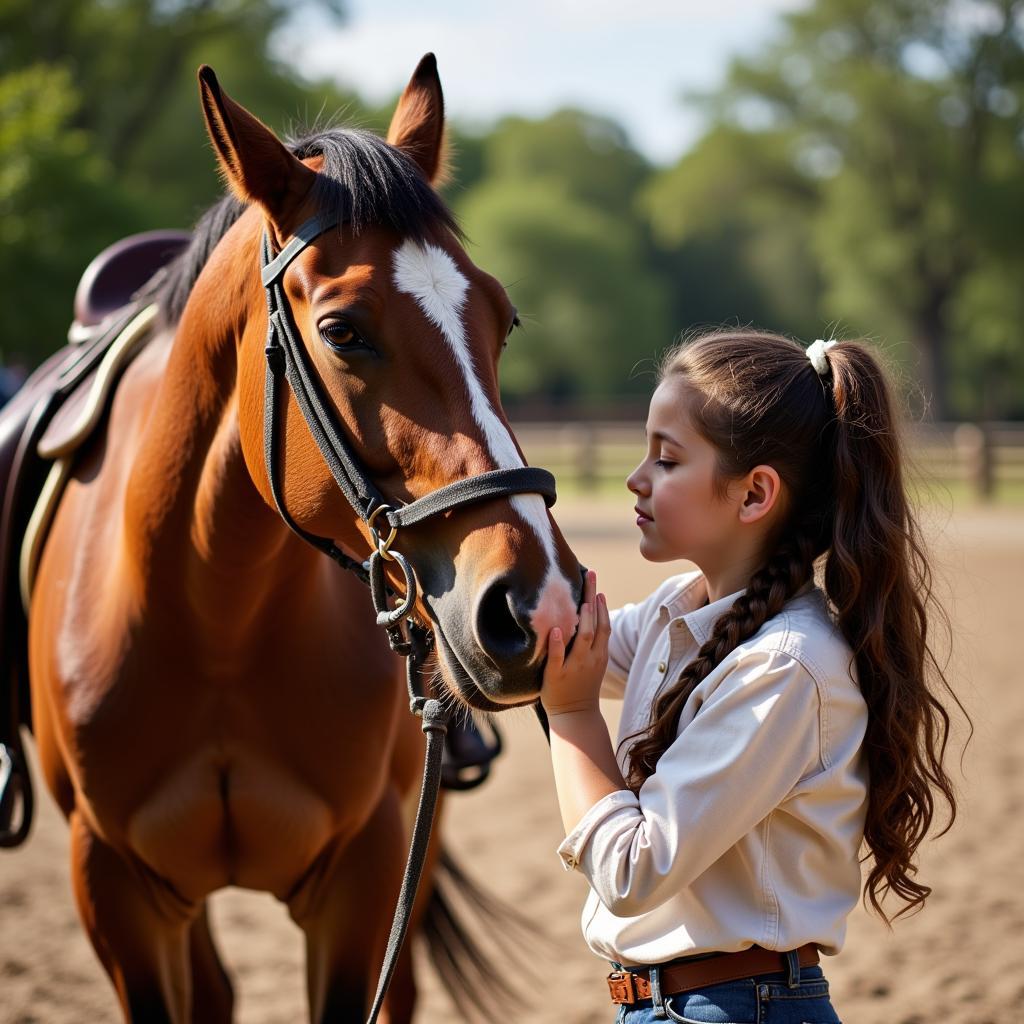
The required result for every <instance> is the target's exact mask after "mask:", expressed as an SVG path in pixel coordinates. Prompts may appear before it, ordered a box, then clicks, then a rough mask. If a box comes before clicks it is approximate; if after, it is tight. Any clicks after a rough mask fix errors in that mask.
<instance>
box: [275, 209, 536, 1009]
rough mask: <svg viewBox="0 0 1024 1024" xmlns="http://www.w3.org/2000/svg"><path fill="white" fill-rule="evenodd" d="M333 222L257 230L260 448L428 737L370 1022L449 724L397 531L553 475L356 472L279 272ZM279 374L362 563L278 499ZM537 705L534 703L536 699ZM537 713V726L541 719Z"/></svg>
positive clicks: (527, 470) (405, 909) (397, 945)
mask: <svg viewBox="0 0 1024 1024" xmlns="http://www.w3.org/2000/svg"><path fill="white" fill-rule="evenodd" d="M340 223H341V218H340V217H333V218H331V217H321V216H316V217H312V218H310V219H309V220H307V221H306V222H305V223H304V224H302V225H301V226H300V227H299V228H298V230H297V231H296V232H295V234H294V235H293V237H292V238H291V239H290V241H289V242H288V243H287V244H286V245H285V246H284V247H283V248H282V249H281V251H280V252H279V253H278V254H277V255H276V256H273V255H272V250H271V244H270V236H269V234H268V233H266V232H264V235H263V251H262V268H263V269H262V278H263V286H264V288H266V292H267V316H268V328H267V345H266V356H267V368H266V386H265V391H264V407H263V416H264V420H263V449H264V458H265V461H266V468H267V476H268V478H269V480H270V489H271V492H272V494H273V496H274V503H275V504H276V505H277V510H278V512H279V513H280V514H281V518H282V519H283V520H284V521H285V523H287V525H288V526H289V527H290V528H291V529H292V530H293V531H294V532H295V533H296V534H298V535H299V536H300V537H301V538H302V539H303V540H304V541H306V542H307V543H309V544H311V545H312V546H313V547H315V548H317V550H319V551H321V552H323V554H325V555H327V556H328V557H329V558H332V559H333V560H334V561H335V562H337V563H338V564H339V565H341V566H343V567H344V568H346V569H349V570H350V571H352V572H354V573H356V575H358V576H359V578H360V579H362V580H363V582H365V583H368V584H369V586H370V594H371V598H372V600H373V606H374V610H375V611H376V612H377V624H378V625H380V626H383V627H384V628H385V629H386V630H387V635H388V642H389V643H390V645H391V648H392V650H394V651H396V652H397V653H399V654H401V655H403V656H404V657H405V658H406V682H407V685H408V688H409V701H410V709H411V711H412V712H413V714H415V715H418V716H419V717H420V718H422V720H423V731H424V733H426V736H427V752H426V763H425V766H424V771H423V786H422V789H421V791H420V801H419V806H418V807H417V810H416V821H415V825H414V827H413V835H412V842H411V845H410V849H409V857H408V861H407V862H406V868H405V874H404V876H403V878H402V887H401V890H400V892H399V897H398V906H397V907H396V910H395V918H394V921H393V922H392V926H391V934H390V936H389V938H388V948H387V952H386V954H385V958H384V964H383V966H382V967H381V974H380V979H379V981H378V984H377V993H376V996H375V998H374V1002H373V1007H372V1009H371V1011H370V1016H369V1024H373V1022H374V1021H376V1019H377V1015H378V1014H379V1012H380V1008H381V1005H382V1004H383V1001H384V994H385V993H386V992H387V988H388V985H389V983H390V981H391V975H392V973H393V972H394V968H395V964H396V963H397V959H398V953H399V951H400V949H401V947H402V942H403V940H404V938H405V933H406V930H407V929H408V925H409V915H410V912H411V910H412V904H413V901H414V899H415V896H416V889H417V886H418V884H419V878H420V874H421V873H422V868H423V862H424V859H425V856H426V850H427V843H428V841H429V838H430V830H431V824H432V821H433V815H434V808H435V806H436V803H437V794H438V789H439V787H440V779H441V759H442V755H443V743H444V736H445V733H446V732H447V727H448V726H447V714H446V712H445V710H444V707H443V705H442V704H441V702H440V701H439V700H437V699H435V698H432V697H428V696H427V694H426V692H425V688H424V686H423V682H422V675H421V670H422V666H423V662H424V660H425V658H426V656H427V655H428V653H429V651H430V649H431V647H432V645H433V634H432V633H431V632H430V630H429V628H427V627H424V626H420V625H417V624H416V623H415V622H414V621H413V619H412V618H411V614H412V609H413V606H414V604H415V601H416V574H415V573H414V572H413V569H412V566H411V565H410V564H409V561H408V559H407V558H406V557H405V556H404V555H402V554H401V552H399V551H398V550H397V549H396V548H395V546H394V545H395V541H396V538H397V536H398V531H399V530H400V529H403V528H405V527H409V526H414V525H416V524H417V523H422V522H424V521H425V520H427V519H431V518H433V517H434V516H437V515H443V514H444V513H446V512H451V511H453V510H454V509H458V508H462V507H463V506H466V505H472V504H476V503H477V502H481V501H488V500H491V499H494V498H507V497H511V496H512V495H516V494H540V495H541V496H542V497H543V498H544V501H545V503H546V504H547V505H548V506H549V507H550V506H551V505H553V504H554V502H555V478H554V477H553V476H552V475H551V474H550V473H549V472H548V471H547V470H544V469H537V468H531V467H525V466H524V467H520V468H516V469H497V470H494V471H492V472H489V473H481V474H479V475H478V476H474V477H468V478H466V479H463V480H457V481H455V482H454V483H451V484H448V485H447V486H445V487H441V488H439V489H438V490H436V491H432V492H431V493H429V494H426V495H424V496H423V497H421V498H417V499H416V500H415V501H413V502H410V503H409V504H407V505H398V504H394V505H393V504H390V503H389V502H388V501H387V500H386V499H385V498H384V496H383V495H382V494H381V493H380V491H379V490H378V489H377V487H376V486H375V485H374V483H373V481H372V480H370V478H369V477H368V476H367V475H366V473H364V472H363V470H362V467H361V466H360V464H359V460H358V458H357V457H356V455H355V453H354V452H353V451H352V449H351V447H350V446H349V443H348V441H347V440H346V438H345V433H344V431H343V429H342V428H341V426H340V424H339V423H338V420H337V417H336V415H335V414H334V412H333V409H332V406H331V404H330V402H329V401H328V400H327V398H326V397H325V395H324V390H323V385H322V384H321V382H320V379H319V377H318V376H317V374H316V372H315V370H314V369H313V367H312V365H311V363H310V359H309V355H308V354H307V352H306V349H305V346H304V345H303V343H302V338H301V336H300V335H299V332H298V330H297V329H296V327H295V322H294V319H293V317H292V314H291V308H290V307H289V305H288V298H287V296H286V294H285V291H284V286H283V284H282V278H283V276H284V272H285V270H287V268H288V266H289V264H291V262H292V260H294V259H295V257H296V256H298V255H299V254H300V253H301V252H302V251H303V250H304V249H305V248H306V247H307V246H309V245H310V243H312V242H313V240H314V239H316V238H317V237H318V236H320V235H322V234H323V233H324V232H325V231H328V230H330V229H331V228H334V227H337V226H338V225H339V224H340ZM282 374H283V375H284V377H285V378H286V380H287V382H288V385H289V387H290V388H291V391H292V394H293V395H294V396H295V400H296V402H297V404H298V406H299V409H300V411H301V412H302V416H303V418H304V419H305V421H306V424H307V426H308V427H309V431H310V433H311V434H312V436H313V440H314V441H316V445H317V447H318V448H319V449H320V452H321V454H322V455H323V457H324V461H325V462H326V463H327V466H328V468H329V469H330V471H331V475H332V476H333V477H334V480H335V482H336V483H337V484H338V487H339V488H340V489H341V492H342V494H344V495H345V498H346V499H347V500H348V503H349V505H351V506H352V509H353V511H354V512H355V513H356V515H358V516H359V518H360V519H361V520H362V521H363V522H364V523H365V524H366V526H367V528H368V530H369V532H370V537H371V539H372V541H373V544H374V550H373V552H372V553H371V554H370V557H369V559H368V560H367V561H366V562H358V561H356V560H355V559H353V558H351V557H349V556H348V555H346V554H345V553H344V552H343V551H342V550H341V549H340V548H339V547H338V545H337V544H335V542H334V541H333V540H331V539H330V538H329V537H321V536H319V535H317V534H314V533H310V532H309V531H308V530H304V529H303V528H302V527H301V526H299V525H298V523H296V522H295V520H294V519H293V518H292V517H291V515H289V513H288V510H287V509H286V508H285V506H284V494H283V491H282V488H281V482H280V479H279V477H278V472H277V461H278V459H277V449H278V440H279V431H278V428H277V411H278V404H279V402H278V390H279V386H280V379H281V376H282ZM382 522H383V523H386V524H387V528H388V531H389V532H388V534H387V536H386V537H385V536H384V527H383V526H382V525H381V523H382ZM386 560H387V561H394V562H396V563H397V565H398V567H399V568H400V569H401V571H402V575H403V577H404V583H405V594H404V595H403V596H401V597H400V598H399V600H398V603H397V604H396V606H395V607H393V608H392V607H390V606H389V604H388V596H389V587H388V585H387V581H386V579H385V575H384V562H385V561H386ZM403 623H404V631H403ZM537 707H538V708H539V707H540V705H539V703H538V704H537ZM541 721H542V724H543V718H542V719H541Z"/></svg>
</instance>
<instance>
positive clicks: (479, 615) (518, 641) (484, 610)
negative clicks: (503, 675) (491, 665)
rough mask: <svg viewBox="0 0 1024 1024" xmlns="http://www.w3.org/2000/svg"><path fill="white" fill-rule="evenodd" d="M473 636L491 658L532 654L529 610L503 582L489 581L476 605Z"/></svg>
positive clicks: (503, 658)
mask: <svg viewBox="0 0 1024 1024" xmlns="http://www.w3.org/2000/svg"><path fill="white" fill-rule="evenodd" d="M476 635H477V640H478V641H479V643H480V646H481V647H482V648H483V650H484V653H485V654H487V655H488V656H489V657H490V658H491V659H492V660H493V661H496V662H498V661H512V660H516V659H521V658H523V657H524V656H530V655H532V654H533V647H534V636H533V629H532V627H531V626H530V617H529V612H528V611H527V610H526V609H525V608H523V607H522V606H521V605H519V603H518V602H517V601H516V597H515V594H514V592H513V591H512V588H511V587H509V586H508V585H507V584H505V583H500V582H499V583H492V584H491V585H490V586H489V587H488V588H487V592H486V593H485V594H484V596H483V597H482V598H481V600H480V603H479V604H478V605H477V610H476Z"/></svg>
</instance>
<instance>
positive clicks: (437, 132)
mask: <svg viewBox="0 0 1024 1024" xmlns="http://www.w3.org/2000/svg"><path fill="white" fill-rule="evenodd" d="M388 142H389V143H390V144H391V145H392V146H395V147H397V148H398V149H401V150H402V151H403V152H404V153H405V154H406V155H407V156H410V157H412V159H413V160H415V161H416V163H417V164H419V167H420V170H422V171H423V174H424V175H425V176H426V179H427V181H429V182H430V184H431V185H434V186H437V185H439V184H441V181H442V179H443V178H444V176H445V174H446V170H447V169H446V167H445V161H444V151H445V142H444V96H443V95H442V93H441V79H440V78H439V77H438V74H437V59H436V58H435V57H434V55H433V54H432V53H428V54H427V55H426V56H425V57H424V58H423V59H422V60H421V61H420V62H419V64H418V65H417V67H416V70H415V71H414V72H413V74H412V78H410V79H409V84H408V85H407V86H406V87H405V92H403V93H402V96H401V99H399V101H398V106H397V107H395V113H394V115H393V116H392V118H391V127H390V128H388Z"/></svg>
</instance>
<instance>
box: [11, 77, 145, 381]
mask: <svg viewBox="0 0 1024 1024" xmlns="http://www.w3.org/2000/svg"><path fill="white" fill-rule="evenodd" d="M77 105H78V100H77V97H76V96H75V93H74V91H73V89H72V86H71V81H70V75H69V74H68V73H67V71H66V70H64V69H61V68H53V67H48V66H46V65H36V66H34V67H30V68H27V69H25V70H22V71H17V72H14V73H12V74H8V75H4V76H3V77H0V280H2V281H3V287H4V293H5V302H4V321H3V323H4V336H3V338H0V348H2V352H3V355H4V357H5V358H7V359H12V358H16V359H19V360H26V361H28V362H30V363H31V362H34V361H35V360H37V359H39V358H41V357H42V356H44V355H45V354H46V353H47V352H49V351H53V350H54V349H56V348H57V347H59V345H60V343H61V341H62V339H63V337H64V334H65V332H66V331H67V325H68V322H69V321H70V319H71V298H72V295H73V293H74V288H75V284H76V282H77V281H78V277H79V275H80V274H81V272H82V270H83V269H84V267H85V265H86V263H88V261H89V260H90V259H91V258H92V256H94V255H95V252H96V243H95V238H96V225H97V223H102V224H103V225H104V231H105V232H109V233H110V235H111V236H112V237H117V236H118V235H120V234H126V233H128V232H130V231H131V230H132V229H133V227H134V225H136V224H137V223H138V222H139V220H140V218H141V216H142V211H141V210H140V209H139V208H138V207H137V206H136V205H135V204H134V202H133V201H132V199H131V197H129V196H126V195H125V193H124V192H123V190H122V189H121V188H120V187H119V184H118V182H117V176H116V173H115V171H114V169H113V167H112V166H111V165H110V163H109V161H107V160H105V159H104V158H103V157H102V156H101V155H99V154H98V153H96V152H95V151H94V150H93V148H92V145H91V139H90V137H89V134H88V133H87V132H85V131H83V130H81V129H76V128H73V127H72V126H71V125H72V121H73V118H74V116H75V113H76V109H77Z"/></svg>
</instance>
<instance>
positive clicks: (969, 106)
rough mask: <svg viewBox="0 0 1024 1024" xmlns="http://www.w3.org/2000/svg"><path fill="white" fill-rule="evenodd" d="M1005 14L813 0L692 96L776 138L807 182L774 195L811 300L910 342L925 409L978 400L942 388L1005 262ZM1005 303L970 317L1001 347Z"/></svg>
mask: <svg viewBox="0 0 1024 1024" xmlns="http://www.w3.org/2000/svg"><path fill="white" fill-rule="evenodd" d="M1022 25H1024V4H1022V2H1021V0H816V2H814V3H813V4H811V6H810V7H809V8H807V9H806V10H801V11H798V12H795V13H791V14H787V15H785V16H784V17H783V19H782V31H781V33H780V35H779V37H778V39H777V40H776V41H775V42H774V43H773V44H772V45H771V46H769V47H768V48H766V50H765V51H764V52H763V53H762V54H760V55H758V56H756V57H753V58H748V59H742V60H738V61H736V62H735V63H734V65H733V67H732V69H731V72H730V75H729V78H728V81H727V83H726V85H725V86H724V88H723V89H722V90H721V91H720V92H718V93H717V94H716V95H714V96H713V97H710V99H709V103H708V106H709V110H710V112H711V114H712V116H713V118H714V121H715V122H716V123H718V124H722V125H726V126H731V127H732V128H733V130H735V131H737V132H740V133H741V134H745V135H746V136H747V137H748V138H749V139H750V140H751V142H752V143H753V142H754V141H755V140H758V139H759V138H760V137H762V136H764V135H765V134H766V133H767V134H770V135H771V136H774V137H775V138H776V139H778V140H780V141H781V142H782V144H783V145H784V146H785V148H786V149H787V150H788V153H789V159H790V161H791V163H792V166H793V167H794V168H795V169H796V171H797V172H798V173H799V175H800V176H802V177H803V179H804V180H805V181H806V182H807V184H808V186H815V187H816V188H817V191H818V193H819V195H820V200H819V202H818V203H817V204H816V205H815V206H814V208H813V209H812V210H811V211H809V212H808V211H807V209H806V208H805V207H803V206H801V205H799V204H798V205H797V206H795V207H791V208H790V209H791V210H792V211H793V213H794V215H795V216H800V217H806V218H807V219H808V222H809V224H810V226H811V228H810V230H811V234H810V237H811V245H810V247H809V248H810V249H811V250H812V251H813V253H814V256H815V258H816V263H817V266H818V267H819V268H820V272H821V274H822V276H823V279H824V293H823V297H822V300H823V301H822V309H823V310H827V311H828V318H829V319H837V320H839V321H840V322H841V324H842V325H843V326H846V325H850V326H852V327H853V328H854V330H856V331H859V332H863V333H867V334H873V335H877V334H879V333H881V334H882V335H883V336H885V337H887V338H888V339H889V340H890V341H894V342H902V341H908V342H910V343H911V345H912V346H913V352H914V353H915V355H914V357H913V358H911V359H909V360H908V361H909V362H910V364H911V368H912V369H913V370H914V371H915V372H917V373H919V375H920V378H921V380H922V383H923V386H924V390H925V393H926V394H927V395H928V396H930V401H931V413H932V415H934V416H935V417H936V418H940V417H943V416H945V415H947V414H948V413H949V412H950V411H951V406H950V397H951V394H954V395H956V396H957V397H956V408H957V411H959V412H962V413H966V412H978V411H980V409H978V408H977V406H978V404H979V403H978V402H977V401H975V400H972V398H971V396H970V395H966V394H964V391H963V389H953V390H952V391H951V376H952V370H953V368H954V367H957V366H962V365H963V364H964V362H965V359H964V354H965V353H966V352H970V353H971V358H976V359H980V360H983V359H985V358H987V357H986V355H985V353H986V351H990V349H986V347H985V345H984V344H982V343H981V341H980V340H979V335H978V333H977V332H976V331H975V329H974V328H973V327H972V325H971V323H970V322H968V321H969V320H970V316H969V315H968V313H967V310H968V309H969V308H971V307H972V305H973V307H975V309H976V306H977V301H978V300H977V296H978V295H979V294H982V293H984V292H986V291H987V292H988V294H990V295H991V294H994V285H993V286H988V287H983V286H982V285H981V284H980V282H981V281H984V280H986V279H987V278H989V277H990V276H992V275H994V276H995V277H997V278H998V277H999V276H1000V275H1001V266H1002V265H1003V264H1004V263H1005V261H1006V260H1007V259H1008V258H1009V259H1012V260H1013V261H1014V262H1019V259H1020V235H1019V224H1020V223H1021V219H1020V214H1021V211H1022V207H1024V175H1022V174H1021V171H1022V169H1024V168H1022V145H1021V140H1022V131H1024V117H1022V109H1024V30H1022ZM756 152H757V149H756V147H753V146H752V149H751V154H752V155H753V154H755V153H756ZM1014 224H1016V225H1017V227H1016V228H1013V227H1011V225H1014ZM971 296H973V297H971ZM1012 305H1013V304H1011V305H1010V307H1007V309H1006V313H1005V316H1004V317H1003V318H1001V319H1002V324H1003V326H1001V327H1000V328H998V329H995V328H993V326H992V320H993V319H1000V317H999V316H998V314H996V313H994V312H992V313H990V315H989V316H988V318H987V320H988V325H987V326H986V327H985V328H984V330H985V332H987V333H988V334H989V335H991V334H992V333H993V332H994V333H998V334H999V335H1000V336H1001V337H1002V338H1003V341H1002V342H1000V351H1003V350H1005V349H1006V347H1007V346H1008V345H1012V346H1016V347H1018V348H1019V346H1020V340H1019V339H1020V334H1019V331H1018V330H1017V329H1016V328H1013V329H1012V334H1011V324H1010V317H1011V316H1013V315H1014V314H1015V312H1016V310H1015V309H1013V308H1012ZM1018 324H1019V320H1018ZM954 325H956V326H957V328H958V329H957V330H956V331H954ZM981 329H982V328H980V327H979V330H981ZM998 358H999V359H1004V356H999V357H998ZM966 361H969V360H966ZM969 406H970V407H969Z"/></svg>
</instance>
